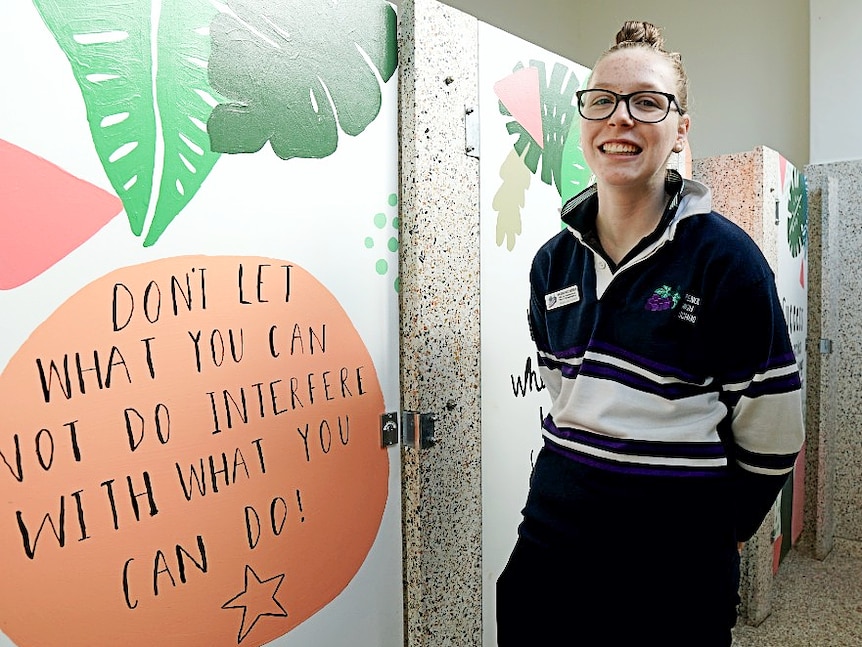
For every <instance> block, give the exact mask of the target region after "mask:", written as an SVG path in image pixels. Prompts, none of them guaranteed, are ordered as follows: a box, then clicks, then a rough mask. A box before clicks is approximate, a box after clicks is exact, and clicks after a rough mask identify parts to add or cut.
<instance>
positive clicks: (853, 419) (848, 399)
mask: <svg viewBox="0 0 862 647" xmlns="http://www.w3.org/2000/svg"><path fill="white" fill-rule="evenodd" d="M806 174H808V175H809V184H810V186H811V190H812V194H814V195H815V196H819V197H820V202H819V206H820V210H821V217H822V219H823V230H824V234H823V249H824V252H823V293H824V295H827V296H828V298H824V308H823V310H824V330H823V331H822V333H821V336H822V338H823V339H824V346H825V348H824V350H828V349H829V345H830V343H831V351H832V352H831V353H830V354H825V355H823V356H822V358H821V359H822V360H823V363H824V370H823V371H822V372H821V375H823V379H824V388H828V393H827V392H826V391H824V398H825V397H826V395H828V403H829V407H828V410H827V411H826V414H827V415H826V419H825V421H824V425H822V426H821V429H823V428H824V426H825V425H832V426H826V427H825V428H826V429H827V430H829V431H830V432H832V434H833V435H832V437H831V438H829V440H828V449H829V451H830V452H831V454H832V456H833V457H834V458H833V459H832V460H831V461H827V463H826V464H825V465H824V466H823V471H824V483H823V484H822V485H821V487H822V488H824V489H825V494H826V495H827V498H828V495H829V494H830V492H831V493H832V494H833V496H834V500H833V502H832V509H831V510H830V511H829V513H830V515H829V516H827V517H826V518H824V520H823V525H824V527H826V528H829V527H830V523H834V534H835V536H836V537H841V538H844V539H851V540H854V541H862V479H860V477H859V475H860V474H862V442H860V439H862V432H860V429H862V393H860V388H859V385H860V370H859V362H860V359H862V310H860V308H859V295H860V294H862V267H860V264H859V250H860V248H862V182H860V180H862V161H860V160H856V161H846V162H834V163H830V164H814V165H810V166H808V167H807V169H806ZM824 401H826V400H824ZM832 515H834V519H831V518H830V517H831V516H832ZM824 543H825V545H819V548H820V550H821V552H822V551H823V550H824V549H826V548H828V547H830V545H831V544H829V543H828V542H823V541H821V542H819V544H824Z"/></svg>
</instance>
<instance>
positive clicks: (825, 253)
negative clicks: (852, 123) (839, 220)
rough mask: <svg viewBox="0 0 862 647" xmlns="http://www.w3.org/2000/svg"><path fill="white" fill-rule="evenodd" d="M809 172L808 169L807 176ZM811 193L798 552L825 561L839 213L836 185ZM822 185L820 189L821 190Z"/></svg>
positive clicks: (830, 527)
mask: <svg viewBox="0 0 862 647" xmlns="http://www.w3.org/2000/svg"><path fill="white" fill-rule="evenodd" d="M809 170H810V169H806V170H805V173H806V176H807V174H808V172H809ZM807 180H808V185H809V190H808V348H807V351H808V389H807V402H806V405H807V406H806V412H805V415H806V434H807V438H806V448H807V449H806V455H805V459H806V460H805V500H806V506H805V512H804V525H803V530H802V535H801V537H800V539H799V542H798V544H797V548H798V549H799V550H800V551H802V552H803V553H805V554H807V555H810V556H812V557H815V558H816V559H824V558H825V557H826V556H827V555H828V554H829V552H830V551H831V550H832V546H833V543H834V535H835V514H834V506H833V501H834V492H835V462H836V455H835V450H834V444H835V429H836V422H835V421H836V415H835V413H836V410H837V407H836V406H835V405H834V402H835V393H834V390H835V388H836V385H837V380H836V370H835V369H836V366H837V362H836V359H837V358H836V355H835V354H833V353H821V348H820V340H821V339H829V338H830V337H831V336H833V333H832V330H833V327H834V325H835V323H834V322H835V321H837V319H836V316H837V310H836V302H837V300H836V296H837V295H836V291H835V289H832V288H830V281H832V280H833V277H834V275H833V273H832V272H829V271H824V268H825V267H827V266H828V264H829V259H830V258H831V257H832V254H833V250H834V249H836V241H835V240H834V237H835V235H836V233H837V231H838V230H837V229H836V228H835V227H830V226H829V220H830V217H829V216H830V214H833V216H832V217H835V214H837V213H838V203H837V199H838V187H837V185H836V182H835V180H833V179H832V178H825V181H823V180H815V186H812V185H811V178H807ZM817 185H819V186H817Z"/></svg>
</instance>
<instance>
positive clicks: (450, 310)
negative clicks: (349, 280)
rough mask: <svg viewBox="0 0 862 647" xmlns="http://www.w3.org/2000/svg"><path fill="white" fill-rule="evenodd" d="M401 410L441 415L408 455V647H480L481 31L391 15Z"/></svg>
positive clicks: (431, 8)
mask: <svg viewBox="0 0 862 647" xmlns="http://www.w3.org/2000/svg"><path fill="white" fill-rule="evenodd" d="M398 13H399V51H400V60H399V83H400V106H399V117H400V131H401V133H400V140H401V143H400V151H401V160H400V167H401V214H400V218H401V234H400V236H401V255H400V258H401V260H400V277H401V339H402V348H401V398H402V405H401V406H402V409H404V410H406V411H417V412H420V413H429V414H433V415H434V416H436V420H435V423H434V426H435V442H434V444H433V446H431V447H429V448H426V449H417V448H415V447H402V477H403V485H402V500H403V527H404V539H403V542H404V544H403V555H404V603H405V631H404V634H405V644H407V645H409V646H411V647H412V646H416V647H420V646H421V647H425V646H428V647H432V646H433V647H437V646H443V645H453V646H458V647H469V646H471V645H477V646H478V645H481V640H482V562H481V559H482V557H481V547H482V528H481V523H482V511H481V500H482V498H481V457H480V450H481V427H480V411H481V409H480V401H479V397H480V392H479V387H480V384H479V382H480V367H479V350H480V348H479V347H480V336H479V164H478V159H476V158H474V157H470V156H468V155H467V154H466V146H465V107H466V106H475V105H476V102H477V100H478V52H477V50H478V21H477V20H476V19H475V18H472V17H470V16H468V15H467V14H464V13H462V12H460V11H457V10H455V9H452V8H450V7H447V6H445V5H442V4H440V3H438V2H436V1H434V0H405V1H403V2H400V3H399V12H398Z"/></svg>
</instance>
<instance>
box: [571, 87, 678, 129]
mask: <svg viewBox="0 0 862 647" xmlns="http://www.w3.org/2000/svg"><path fill="white" fill-rule="evenodd" d="M626 99H628V100H627V101H626ZM619 100H622V101H624V102H625V103H626V107H627V108H628V111H629V114H630V115H631V116H632V118H633V119H637V120H638V121H644V122H647V123H655V122H657V121H661V120H662V119H664V118H665V117H667V115H668V113H669V112H670V99H669V98H668V97H667V96H665V95H664V94H661V93H659V92H646V91H645V92H635V93H634V94H630V95H618V94H615V93H613V92H610V91H608V90H586V91H584V92H582V93H581V97H580V101H579V102H578V110H579V111H580V113H581V115H582V116H583V117H584V118H585V119H607V118H608V117H610V116H611V114H612V113H613V111H614V109H615V108H616V107H617V101H619Z"/></svg>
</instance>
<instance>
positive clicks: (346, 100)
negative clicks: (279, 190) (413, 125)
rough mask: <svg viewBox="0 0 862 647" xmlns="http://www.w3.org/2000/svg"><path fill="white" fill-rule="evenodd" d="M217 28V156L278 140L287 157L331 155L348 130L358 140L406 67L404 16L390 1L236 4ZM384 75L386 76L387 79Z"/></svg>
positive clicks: (213, 123) (234, 0)
mask: <svg viewBox="0 0 862 647" xmlns="http://www.w3.org/2000/svg"><path fill="white" fill-rule="evenodd" d="M226 5H227V7H229V9H230V11H225V12H223V13H221V14H220V15H219V16H217V17H216V18H215V20H214V21H213V24H212V30H211V32H212V56H211V58H210V65H209V80H210V83H211V84H212V86H213V87H214V88H216V90H217V91H218V92H219V93H220V94H221V95H223V96H225V97H227V98H228V99H229V101H228V102H225V103H220V104H219V105H218V106H216V107H215V109H214V110H213V111H212V115H211V116H210V119H209V133H210V137H211V140H212V147H213V150H217V151H220V152H223V153H250V152H255V151H258V150H260V149H261V148H262V147H263V146H264V144H266V142H267V141H268V142H270V145H271V146H272V149H273V151H275V153H276V154H277V155H278V156H279V157H281V158H284V159H290V158H292V157H306V158H322V157H326V156H328V155H331V154H332V153H333V152H334V151H335V149H336V147H337V145H338V131H339V128H340V129H341V130H343V131H344V132H345V133H346V134H348V135H358V134H359V133H361V132H362V131H363V130H365V128H366V127H367V126H368V125H369V124H370V123H371V122H372V121H374V119H375V117H376V116H377V114H378V112H379V111H380V105H381V90H380V79H382V81H383V82H385V81H387V80H389V78H390V77H391V76H392V74H393V72H394V71H395V68H396V64H397V60H396V59H397V50H396V38H395V35H396V19H395V16H396V15H395V10H394V9H393V8H392V6H391V5H389V4H388V3H387V2H384V1H383V0H349V1H346V2H336V1H334V0H269V1H263V2H261V1H256V0H227V2H226ZM378 75H379V77H380V78H379V79H378Z"/></svg>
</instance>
